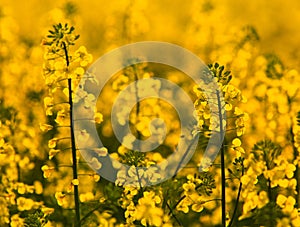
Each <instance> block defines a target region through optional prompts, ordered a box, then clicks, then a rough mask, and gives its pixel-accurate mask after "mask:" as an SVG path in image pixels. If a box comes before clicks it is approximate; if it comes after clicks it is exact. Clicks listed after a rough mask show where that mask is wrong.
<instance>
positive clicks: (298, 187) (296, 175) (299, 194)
mask: <svg viewBox="0 0 300 227" xmlns="http://www.w3.org/2000/svg"><path fill="white" fill-rule="evenodd" d="M290 134H291V140H292V141H291V142H292V146H293V152H294V158H295V159H296V157H297V156H298V155H299V152H298V150H297V148H296V147H295V135H294V133H293V128H292V127H290ZM294 178H295V179H296V180H297V185H296V192H297V195H296V204H297V208H300V169H299V165H298V163H297V165H296V170H295V172H294Z"/></svg>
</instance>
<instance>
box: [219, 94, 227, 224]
mask: <svg viewBox="0 0 300 227" xmlns="http://www.w3.org/2000/svg"><path fill="white" fill-rule="evenodd" d="M217 98H218V110H219V119H220V137H221V138H223V137H224V134H225V132H224V129H223V116H222V109H221V99H220V92H219V91H217ZM223 144H224V142H223ZM223 144H222V148H221V193H222V195H221V199H222V227H226V185H225V184H226V177H225V146H224V145H223Z"/></svg>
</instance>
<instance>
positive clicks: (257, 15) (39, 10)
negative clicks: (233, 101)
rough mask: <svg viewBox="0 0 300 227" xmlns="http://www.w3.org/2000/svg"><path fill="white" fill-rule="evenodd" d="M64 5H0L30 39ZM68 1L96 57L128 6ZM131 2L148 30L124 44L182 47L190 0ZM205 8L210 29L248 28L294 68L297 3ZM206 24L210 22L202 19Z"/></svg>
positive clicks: (226, 1)
mask: <svg viewBox="0 0 300 227" xmlns="http://www.w3.org/2000/svg"><path fill="white" fill-rule="evenodd" d="M195 2H197V1H195ZM198 2H200V1H198ZM201 2H205V1H201ZM66 3H68V2H67V1H58V0H51V1H49V0H45V1H37V0H30V1H21V0H17V1H11V0H3V1H2V3H1V5H2V6H7V9H8V10H10V11H11V12H10V13H9V14H10V15H12V16H13V17H14V18H15V19H16V21H17V23H18V25H19V29H20V32H21V33H22V34H24V35H25V36H27V37H30V38H33V39H36V38H37V37H36V35H37V34H40V33H39V32H37V31H40V28H41V27H43V26H42V24H43V25H45V23H44V22H45V21H44V19H45V15H47V14H49V12H51V10H54V9H55V8H62V7H63V6H64V5H66ZM72 3H74V5H75V9H76V17H78V18H79V20H80V21H81V26H77V32H78V33H79V34H81V37H82V39H81V41H82V42H83V43H84V45H86V46H87V48H88V49H90V51H92V52H93V53H94V54H95V57H97V56H100V55H101V54H102V53H101V51H102V48H101V47H105V45H106V43H107V42H109V40H108V39H107V38H104V36H103V34H104V32H105V31H106V30H107V29H110V28H109V27H111V26H114V25H116V24H118V25H120V24H122V19H121V18H122V16H120V15H121V14H122V13H125V12H126V10H127V9H128V5H129V4H131V3H130V2H129V1H124V0H121V1H103V0H100V1H99V0H92V1H85V2H83V1H78V0H74V1H72ZM132 3H134V4H139V5H140V7H142V8H143V10H144V13H145V15H144V16H145V18H146V19H147V21H148V25H149V28H148V29H147V31H146V32H145V33H144V34H143V35H142V36H140V37H139V38H138V39H132V40H130V41H131V42H132V41H138V40H161V41H167V42H173V43H177V44H180V45H184V44H183V43H182V40H184V39H185V35H186V26H187V24H188V23H189V22H190V21H191V15H192V14H193V13H194V11H195V10H196V9H194V7H193V6H194V3H193V2H192V1H181V0H175V1H174V0H172V1H171V0H161V1H151V2H150V1H149V2H147V1H132ZM207 4H209V5H211V6H212V7H215V8H216V9H217V10H218V12H219V13H218V17H219V18H215V20H214V22H215V23H216V24H214V26H215V27H216V28H218V27H223V26H225V27H226V26H227V27H230V26H241V25H245V24H247V25H253V26H254V27H255V28H256V29H257V32H258V34H259V37H260V40H261V45H262V50H265V51H266V52H275V53H277V54H278V55H279V56H280V57H281V58H282V60H283V62H284V63H285V64H286V65H287V66H291V65H293V67H295V65H298V63H299V57H300V56H299V55H300V53H299V52H300V50H299V41H298V40H300V30H299V24H300V14H299V12H300V2H299V1H298V0H289V1H282V0H274V1H259V0H254V1H247V2H245V1H235V0H223V1H216V0H215V1H207ZM113 20H115V21H113ZM204 20H205V19H204ZM210 22H211V20H209V21H207V23H210ZM117 28H119V27H118V26H117ZM117 30H118V29H117ZM115 32H117V33H118V31H115ZM119 32H120V33H119V34H116V35H117V36H120V37H122V35H123V34H122V32H121V31H119ZM104 49H105V48H104ZM99 51H100V53H99ZM200 57H201V56H200Z"/></svg>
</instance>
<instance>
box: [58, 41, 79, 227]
mask: <svg viewBox="0 0 300 227" xmlns="http://www.w3.org/2000/svg"><path fill="white" fill-rule="evenodd" d="M62 44H63V50H64V52H65V58H66V65H67V68H68V67H69V65H70V60H69V54H68V49H67V45H66V43H65V42H63V43H62ZM68 90H69V105H70V134H71V150H72V169H73V180H77V179H78V174H77V172H78V171H77V152H76V146H75V135H74V122H73V99H72V80H71V78H68ZM74 203H75V226H76V227H81V222H80V202H79V190H78V185H74Z"/></svg>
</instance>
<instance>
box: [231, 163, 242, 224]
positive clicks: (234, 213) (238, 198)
mask: <svg viewBox="0 0 300 227" xmlns="http://www.w3.org/2000/svg"><path fill="white" fill-rule="evenodd" d="M244 171H245V170H244V164H243V166H242V176H244ZM242 187H243V184H242V182H240V186H239V191H238V194H237V198H236V203H235V206H234V210H233V214H232V217H231V220H230V222H229V224H228V227H231V226H232V224H233V223H234V220H235V215H236V213H237V209H238V205H239V201H240V196H241V192H242Z"/></svg>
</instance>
